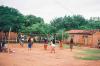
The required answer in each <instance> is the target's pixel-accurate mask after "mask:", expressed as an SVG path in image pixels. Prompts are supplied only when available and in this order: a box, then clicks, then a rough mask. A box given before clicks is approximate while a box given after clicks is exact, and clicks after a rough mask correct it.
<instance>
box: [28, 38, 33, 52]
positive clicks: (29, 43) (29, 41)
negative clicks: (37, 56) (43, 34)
mask: <svg viewBox="0 0 100 66" xmlns="http://www.w3.org/2000/svg"><path fill="white" fill-rule="evenodd" d="M32 40H33V39H32V38H31V37H29V39H28V50H31V48H32V44H33V41H32Z"/></svg>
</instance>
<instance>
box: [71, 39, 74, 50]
mask: <svg viewBox="0 0 100 66" xmlns="http://www.w3.org/2000/svg"><path fill="white" fill-rule="evenodd" d="M73 44H74V42H73V38H71V40H70V50H71V51H72V49H73Z"/></svg>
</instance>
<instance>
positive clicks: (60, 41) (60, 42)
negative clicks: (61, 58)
mask: <svg viewBox="0 0 100 66" xmlns="http://www.w3.org/2000/svg"><path fill="white" fill-rule="evenodd" d="M59 45H60V48H62V47H63V41H62V40H59Z"/></svg>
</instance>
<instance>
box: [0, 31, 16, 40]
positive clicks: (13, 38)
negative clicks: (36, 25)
mask: <svg viewBox="0 0 100 66" xmlns="http://www.w3.org/2000/svg"><path fill="white" fill-rule="evenodd" d="M3 34H4V33H2V32H0V40H2V37H3ZM8 35H9V34H7V36H8ZM16 37H17V33H15V32H10V37H9V40H16Z"/></svg>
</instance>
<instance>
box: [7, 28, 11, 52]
mask: <svg viewBox="0 0 100 66" xmlns="http://www.w3.org/2000/svg"><path fill="white" fill-rule="evenodd" d="M10 32H11V27H10V29H9V35H8V53H9V52H10V48H9V44H10V42H9V40H10Z"/></svg>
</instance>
